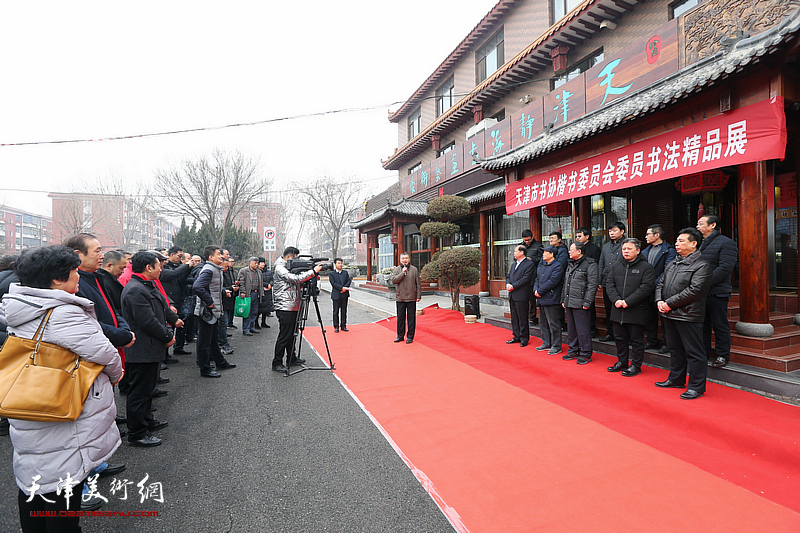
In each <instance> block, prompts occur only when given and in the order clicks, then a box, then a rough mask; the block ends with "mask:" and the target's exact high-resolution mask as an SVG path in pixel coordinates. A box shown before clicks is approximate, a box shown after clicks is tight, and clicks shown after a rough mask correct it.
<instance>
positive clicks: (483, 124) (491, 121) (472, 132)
mask: <svg viewBox="0 0 800 533" xmlns="http://www.w3.org/2000/svg"><path fill="white" fill-rule="evenodd" d="M495 124H497V119H496V118H485V119H483V120H481V121H480V122H478V123H477V124H475V125H474V126H472V127H471V128H470V129H468V130H467V140H469V139H471V138H472V137H475V136H476V135H477V134H479V133H480V132H482V131H485V130H486V128H491V127H492V126H494V125H495Z"/></svg>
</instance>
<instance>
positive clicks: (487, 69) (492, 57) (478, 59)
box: [475, 29, 506, 83]
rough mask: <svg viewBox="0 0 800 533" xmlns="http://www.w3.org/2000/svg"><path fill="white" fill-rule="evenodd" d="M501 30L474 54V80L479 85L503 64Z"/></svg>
mask: <svg viewBox="0 0 800 533" xmlns="http://www.w3.org/2000/svg"><path fill="white" fill-rule="evenodd" d="M505 62H506V61H505V55H504V54H503V30H502V29H501V30H500V31H499V32H497V33H496V34H495V36H494V37H492V38H491V39H489V40H488V41H487V42H486V44H485V45H483V46H482V47H481V48H479V49H478V51H477V52H475V78H476V83H480V82H482V81H483V80H485V79H486V78H488V77H489V76H491V75H492V74H493V73H494V72H495V71H496V70H497V69H498V68H500V67H501V66H502V65H503V63H505Z"/></svg>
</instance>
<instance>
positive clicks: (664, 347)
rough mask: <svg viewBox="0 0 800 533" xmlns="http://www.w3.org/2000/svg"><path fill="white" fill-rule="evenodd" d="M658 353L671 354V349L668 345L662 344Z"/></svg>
mask: <svg viewBox="0 0 800 533" xmlns="http://www.w3.org/2000/svg"><path fill="white" fill-rule="evenodd" d="M658 353H663V354H667V353H669V348H667V345H666V344H662V345H661V348H659V349H658Z"/></svg>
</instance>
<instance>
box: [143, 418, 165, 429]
mask: <svg viewBox="0 0 800 533" xmlns="http://www.w3.org/2000/svg"><path fill="white" fill-rule="evenodd" d="M168 425H169V422H161V421H159V420H153V421H152V422H150V423H149V424H148V425H147V429H149V430H150V431H158V430H159V429H164V428H165V427H167V426H168Z"/></svg>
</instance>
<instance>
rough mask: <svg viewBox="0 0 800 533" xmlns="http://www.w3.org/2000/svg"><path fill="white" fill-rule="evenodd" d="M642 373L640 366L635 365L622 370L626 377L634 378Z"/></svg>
mask: <svg viewBox="0 0 800 533" xmlns="http://www.w3.org/2000/svg"><path fill="white" fill-rule="evenodd" d="M641 373H642V369H641V368H639V367H638V366H633V365H631V366H630V367H628V369H627V370H623V371H622V375H623V376H625V377H626V378H632V377H633V376H638V375H639V374H641Z"/></svg>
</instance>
